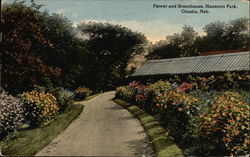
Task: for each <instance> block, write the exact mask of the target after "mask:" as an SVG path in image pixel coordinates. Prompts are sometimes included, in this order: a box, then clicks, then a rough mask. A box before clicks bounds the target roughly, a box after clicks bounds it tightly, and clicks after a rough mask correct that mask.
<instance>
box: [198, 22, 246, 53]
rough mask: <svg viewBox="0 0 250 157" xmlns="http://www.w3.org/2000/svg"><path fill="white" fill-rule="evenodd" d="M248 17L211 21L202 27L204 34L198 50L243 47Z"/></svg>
mask: <svg viewBox="0 0 250 157" xmlns="http://www.w3.org/2000/svg"><path fill="white" fill-rule="evenodd" d="M248 22H249V19H247V18H238V19H236V20H232V21H230V22H228V23H225V22H219V21H218V22H213V23H210V24H207V25H206V26H205V27H204V31H205V32H206V36H204V37H203V38H202V39H201V41H200V42H202V44H201V45H200V46H199V47H198V48H199V50H200V51H214V50H230V49H239V48H244V46H245V45H246V41H247V38H248V37H249V35H248V26H247V24H248Z"/></svg>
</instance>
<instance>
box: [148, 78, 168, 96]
mask: <svg viewBox="0 0 250 157" xmlns="http://www.w3.org/2000/svg"><path fill="white" fill-rule="evenodd" d="M170 89H171V84H170V83H169V82H167V81H161V80H160V81H157V82H155V83H152V84H149V86H148V91H149V92H152V93H155V94H157V93H164V92H166V91H168V90H170Z"/></svg>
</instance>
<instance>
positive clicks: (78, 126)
mask: <svg viewBox="0 0 250 157" xmlns="http://www.w3.org/2000/svg"><path fill="white" fill-rule="evenodd" d="M114 95H115V92H113V91H112V92H106V93H103V94H101V95H99V96H97V97H95V98H93V99H91V100H89V101H83V102H82V104H84V106H85V107H84V109H83V112H82V113H81V114H80V115H79V117H78V118H77V119H76V120H75V121H74V122H72V123H71V124H70V125H69V127H68V128H67V129H66V130H65V131H63V132H62V133H61V134H60V135H58V136H57V138H55V139H54V140H53V141H52V142H51V143H50V144H49V145H48V146H46V147H45V148H44V149H43V150H41V151H40V152H39V153H38V154H37V156H153V151H152V148H151V147H150V145H149V143H148V140H147V136H146V133H145V132H144V130H143V128H142V126H141V124H140V122H139V121H138V120H137V119H135V118H133V116H132V115H131V114H130V113H129V112H128V111H127V110H125V109H123V108H122V107H120V106H119V105H118V104H116V103H114V102H113V101H112V100H111V99H112V98H113V97H114Z"/></svg>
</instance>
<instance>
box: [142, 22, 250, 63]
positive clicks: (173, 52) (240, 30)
mask: <svg viewBox="0 0 250 157" xmlns="http://www.w3.org/2000/svg"><path fill="white" fill-rule="evenodd" d="M248 27H249V26H248V19H247V18H239V19H236V20H232V21H229V22H228V23H225V22H220V21H218V22H212V23H210V24H207V25H205V26H204V28H203V30H204V32H205V33H206V34H205V35H204V36H199V35H198V33H197V32H195V31H194V29H193V28H192V27H190V26H184V27H183V31H182V32H181V33H180V34H179V33H176V34H174V35H170V36H167V38H166V41H165V42H161V43H156V44H154V45H153V47H152V50H151V52H150V53H149V55H148V56H147V58H148V59H161V58H175V57H186V56H195V55H198V54H199V53H200V52H206V51H217V50H231V49H240V48H244V47H245V46H246V42H247V39H248V38H249V34H248V32H247V30H248ZM163 43H164V44H163Z"/></svg>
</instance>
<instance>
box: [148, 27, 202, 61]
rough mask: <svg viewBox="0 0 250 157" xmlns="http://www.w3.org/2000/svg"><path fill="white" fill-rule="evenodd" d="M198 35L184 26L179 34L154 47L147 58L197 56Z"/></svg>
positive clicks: (190, 28)
mask: <svg viewBox="0 0 250 157" xmlns="http://www.w3.org/2000/svg"><path fill="white" fill-rule="evenodd" d="M197 37H198V33H197V32H195V31H194V29H193V28H192V27H190V26H186V25H185V26H184V27H183V31H182V32H181V33H180V34H179V33H176V34H174V35H169V36H167V39H166V41H165V42H159V43H156V44H155V45H153V48H152V51H151V52H149V55H148V56H147V58H148V59H162V58H175V57H187V56H194V55H197V54H198V53H197V50H196V48H195V46H194V45H195V40H196V38H197Z"/></svg>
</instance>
